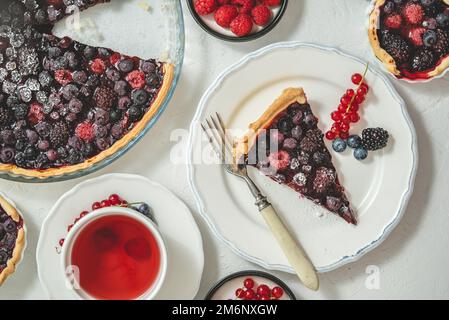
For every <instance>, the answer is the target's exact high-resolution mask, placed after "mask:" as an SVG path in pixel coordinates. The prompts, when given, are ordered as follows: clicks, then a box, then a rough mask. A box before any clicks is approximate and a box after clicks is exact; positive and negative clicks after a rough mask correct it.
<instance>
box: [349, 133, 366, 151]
mask: <svg viewBox="0 0 449 320" xmlns="http://www.w3.org/2000/svg"><path fill="white" fill-rule="evenodd" d="M346 142H347V144H348V147H349V148H352V149H356V148H358V147H360V146H361V144H362V138H360V137H359V136H358V135H355V134H354V135H352V136H349V138H348V140H347V141H346Z"/></svg>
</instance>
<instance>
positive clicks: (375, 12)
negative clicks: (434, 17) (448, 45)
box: [368, 0, 449, 79]
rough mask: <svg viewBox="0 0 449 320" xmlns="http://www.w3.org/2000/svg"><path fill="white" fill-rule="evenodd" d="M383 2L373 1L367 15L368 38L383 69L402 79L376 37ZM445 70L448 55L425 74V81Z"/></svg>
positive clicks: (448, 62) (447, 64)
mask: <svg viewBox="0 0 449 320" xmlns="http://www.w3.org/2000/svg"><path fill="white" fill-rule="evenodd" d="M385 2H386V0H375V3H374V6H373V9H372V11H371V13H370V15H369V27H368V38H369V42H370V44H371V47H372V48H373V51H374V54H375V55H376V57H377V58H378V59H379V60H380V61H381V62H382V63H383V65H384V66H385V68H386V69H387V70H388V71H389V72H390V73H392V74H394V75H395V76H396V77H398V78H402V77H404V76H403V75H402V72H401V71H400V70H399V69H398V67H397V65H396V62H395V61H394V59H393V57H392V56H391V55H390V54H389V53H388V52H387V51H386V50H385V49H383V48H382V47H381V46H380V40H379V37H378V36H377V30H378V29H379V25H380V21H379V17H380V8H381V7H382V6H383V5H384V4H385ZM443 2H444V3H446V4H447V5H449V0H443ZM447 68H449V55H448V56H447V57H445V58H444V59H442V60H441V62H440V63H439V64H438V65H436V66H435V68H434V69H433V70H431V71H429V72H427V73H426V74H425V76H426V77H427V79H431V78H434V77H436V76H439V75H440V74H442V73H443V72H444V71H445V70H446V69H447Z"/></svg>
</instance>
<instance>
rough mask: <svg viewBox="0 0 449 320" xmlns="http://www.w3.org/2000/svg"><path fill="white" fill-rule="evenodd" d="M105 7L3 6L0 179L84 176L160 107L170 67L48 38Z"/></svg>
mask: <svg viewBox="0 0 449 320" xmlns="http://www.w3.org/2000/svg"><path fill="white" fill-rule="evenodd" d="M103 2H108V0H42V1H36V0H2V1H1V4H0V171H2V172H7V173H12V174H17V175H21V176H26V177H34V178H42V179H45V178H48V177H53V176H60V175H64V174H69V173H73V172H76V171H79V170H82V169H86V168H89V167H91V166H93V165H94V164H96V163H99V162H100V161H102V160H103V159H105V158H107V157H109V156H111V155H113V154H114V153H116V152H117V151H118V150H120V149H121V148H123V147H124V146H126V145H127V144H128V142H130V141H131V140H133V139H134V138H135V137H136V136H137V135H139V133H141V132H142V130H143V129H144V128H145V127H146V125H147V123H148V122H149V121H150V120H151V119H152V117H153V115H155V114H156V113H157V111H158V110H159V108H160V107H161V106H162V104H163V102H164V100H165V97H166V95H167V93H168V91H169V88H170V86H171V84H172V81H173V75H174V66H173V65H172V64H171V63H165V62H162V61H158V60H156V59H141V58H138V57H130V56H127V55H125V54H121V53H119V52H116V51H114V50H111V49H108V48H102V47H94V46H89V45H85V44H82V43H79V42H77V41H74V40H72V39H70V38H68V37H63V38H58V37H56V36H55V35H53V34H51V30H52V27H53V25H54V23H55V22H56V21H58V20H60V19H62V18H63V17H65V16H67V15H70V14H72V13H73V12H75V11H77V10H84V9H86V8H88V7H90V6H92V5H96V4H98V3H103ZM105 8H106V7H105Z"/></svg>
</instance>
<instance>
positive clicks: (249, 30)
mask: <svg viewBox="0 0 449 320" xmlns="http://www.w3.org/2000/svg"><path fill="white" fill-rule="evenodd" d="M187 3H188V6H189V9H190V12H191V13H192V16H193V18H194V19H195V21H196V22H197V23H198V24H199V25H200V26H201V27H202V28H203V29H204V30H205V31H206V32H208V33H209V34H211V35H213V36H215V37H217V38H219V39H222V40H226V41H232V42H244V41H250V40H255V39H257V38H260V37H262V36H263V35H265V34H267V33H268V32H270V31H271V30H273V28H274V27H275V26H276V25H277V24H278V23H279V21H280V20H281V19H282V16H283V15H284V13H285V10H286V9H287V4H288V0H188V1H187Z"/></svg>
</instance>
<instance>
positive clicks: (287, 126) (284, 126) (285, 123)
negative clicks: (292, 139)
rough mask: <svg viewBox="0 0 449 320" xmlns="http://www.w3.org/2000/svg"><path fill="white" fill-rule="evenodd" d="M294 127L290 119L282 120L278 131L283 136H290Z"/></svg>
mask: <svg viewBox="0 0 449 320" xmlns="http://www.w3.org/2000/svg"><path fill="white" fill-rule="evenodd" d="M292 127H293V125H292V123H291V122H290V120H289V119H288V118H281V119H279V121H278V129H279V131H280V132H282V133H283V134H288V133H289V132H290V130H291V129H292Z"/></svg>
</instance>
